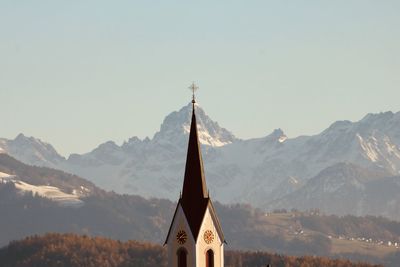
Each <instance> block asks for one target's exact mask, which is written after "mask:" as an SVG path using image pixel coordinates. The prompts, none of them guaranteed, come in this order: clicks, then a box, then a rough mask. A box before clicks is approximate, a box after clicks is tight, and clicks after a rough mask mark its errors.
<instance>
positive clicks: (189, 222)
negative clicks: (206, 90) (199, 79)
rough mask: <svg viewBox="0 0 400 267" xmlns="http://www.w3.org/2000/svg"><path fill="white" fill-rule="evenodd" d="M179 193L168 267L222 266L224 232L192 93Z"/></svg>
mask: <svg viewBox="0 0 400 267" xmlns="http://www.w3.org/2000/svg"><path fill="white" fill-rule="evenodd" d="M189 88H190V89H191V90H192V91H193V99H192V106H193V110H192V121H191V124H190V133H189V141H188V148H187V156H186V166H185V176H184V180H183V188H182V193H181V195H180V197H179V201H178V204H177V207H176V210H175V213H174V216H173V219H172V222H171V226H170V228H169V230H168V234H167V238H166V241H165V244H167V245H168V266H169V267H187V266H190V267H206V266H215V267H223V266H224V243H225V240H224V235H223V232H222V228H221V225H220V223H219V220H218V217H217V214H216V212H215V209H214V206H213V204H212V201H211V199H210V197H209V194H208V190H207V185H206V180H205V175H204V169H203V160H202V156H201V148H200V142H199V136H198V132H197V122H196V107H195V103H196V100H195V95H194V92H195V90H196V89H197V86H196V85H195V84H194V83H193V84H192V85H191V86H190V87H189Z"/></svg>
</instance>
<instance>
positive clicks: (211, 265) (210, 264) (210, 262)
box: [206, 249, 214, 267]
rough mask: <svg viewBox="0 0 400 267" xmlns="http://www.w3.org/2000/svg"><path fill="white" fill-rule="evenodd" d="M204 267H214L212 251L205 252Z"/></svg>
mask: <svg viewBox="0 0 400 267" xmlns="http://www.w3.org/2000/svg"><path fill="white" fill-rule="evenodd" d="M206 267H214V251H213V250H212V249H209V250H207V253H206Z"/></svg>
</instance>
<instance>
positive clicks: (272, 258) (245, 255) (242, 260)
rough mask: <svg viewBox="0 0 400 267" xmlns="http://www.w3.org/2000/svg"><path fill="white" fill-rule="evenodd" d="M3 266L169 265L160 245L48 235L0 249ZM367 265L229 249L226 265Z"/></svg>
mask: <svg viewBox="0 0 400 267" xmlns="http://www.w3.org/2000/svg"><path fill="white" fill-rule="evenodd" d="M0 262H1V263H2V265H1V266H3V267H14V266H18V267H30V266H46V267H53V266H54V267H55V266H57V267H64V266H65V267H67V266H74V267H81V266H82V267H102V266H108V267H114V266H115V267H127V266H136V267H154V266H160V267H165V266H167V255H166V250H165V248H163V247H162V246H160V245H154V244H150V243H139V242H136V241H128V242H120V241H115V240H111V239H106V238H100V237H96V238H91V237H87V236H78V235H73V234H63V235H62V234H47V235H45V236H33V237H28V238H26V239H24V240H21V241H15V242H12V243H11V244H9V245H8V246H7V247H5V248H3V249H0ZM267 264H270V265H271V266H273V267H283V266H284V267H295V266H296V267H299V266H300V267H306V266H307V267H314V266H315V267H317V266H318V267H319V266H325V267H333V266H335V267H345V266H346V267H368V266H377V265H369V264H366V263H351V262H350V261H348V260H332V259H328V258H322V257H293V256H292V257H287V256H281V255H277V254H270V253H267V252H240V251H228V252H226V256H225V266H226V267H264V266H267Z"/></svg>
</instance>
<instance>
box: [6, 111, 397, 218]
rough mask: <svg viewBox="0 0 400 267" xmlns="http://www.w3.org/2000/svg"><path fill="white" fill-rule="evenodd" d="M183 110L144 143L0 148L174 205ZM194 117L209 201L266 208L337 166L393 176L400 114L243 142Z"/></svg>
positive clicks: (182, 152)
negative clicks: (64, 151)
mask: <svg viewBox="0 0 400 267" xmlns="http://www.w3.org/2000/svg"><path fill="white" fill-rule="evenodd" d="M191 112H192V111H191V104H188V105H186V106H184V107H183V108H181V109H180V110H178V111H175V112H172V113H170V114H169V115H168V116H166V118H165V119H164V121H163V123H162V124H161V126H160V130H159V131H158V132H157V133H155V134H154V136H153V138H151V139H150V138H145V139H139V138H137V137H131V138H129V139H128V141H125V142H124V143H123V144H121V145H117V144H115V142H113V141H108V142H105V143H103V144H101V145H99V146H98V147H97V148H95V149H93V150H92V151H90V152H88V153H85V154H81V155H78V154H72V155H71V156H70V157H69V158H68V159H64V158H62V157H61V156H60V157H61V158H60V157H58V156H54V159H52V158H51V156H49V155H52V154H51V153H48V154H46V155H45V156H42V158H44V159H43V160H42V161H40V159H41V157H39V156H37V155H36V157H33V156H32V157H29V156H27V155H29V153H31V154H33V155H35V153H33V152H35V150H34V146H33V145H32V146H31V147H27V148H25V147H24V146H22V147H20V148H19V149H14V150H13V149H11V150H10V149H8V146H4V143H7V142H6V141H4V139H1V140H2V141H1V140H0V148H2V149H3V150H4V151H6V152H8V153H10V155H12V156H15V157H16V158H18V159H21V160H22V161H24V162H26V163H29V164H36V165H42V166H43V165H44V166H50V167H53V168H58V169H62V170H64V171H67V172H71V173H74V174H77V175H80V176H82V177H86V178H88V179H89V180H90V181H92V182H94V183H95V184H97V185H99V186H100V187H101V188H104V189H107V190H114V191H116V192H119V193H128V194H138V195H141V196H144V197H150V198H151V197H163V198H168V199H171V200H175V199H176V198H177V197H178V196H179V189H180V188H181V186H182V179H183V171H184V170H183V168H184V165H185V163H184V160H185V158H186V147H187V137H188V125H189V122H190V115H191ZM196 114H197V118H198V129H199V133H200V134H199V136H201V140H200V141H201V142H202V152H203V160H204V167H205V174H206V179H207V183H208V185H209V188H210V193H211V195H212V196H213V198H215V199H216V200H218V201H221V202H222V203H237V202H241V203H243V202H245V203H251V204H252V205H254V206H257V207H260V208H267V207H268V206H269V204H268V203H272V202H274V201H276V200H278V199H282V198H283V197H285V196H288V195H290V194H292V193H293V192H297V190H300V189H301V188H302V187H303V186H305V185H306V184H307V182H308V181H310V180H311V181H312V178H313V177H315V176H317V175H318V173H320V172H321V171H322V170H324V169H326V168H329V167H330V166H334V165H336V164H338V163H343V162H346V163H351V164H354V165H357V166H359V167H360V168H367V169H368V170H369V171H371V172H374V171H382V172H385V173H387V175H386V176H387V177H389V176H393V177H395V176H397V175H399V173H400V112H397V113H393V112H384V113H378V114H373V113H370V114H367V115H366V116H364V117H363V118H362V119H361V120H359V121H356V122H350V121H337V122H334V123H332V124H331V125H330V126H329V127H328V128H327V129H325V130H324V131H322V132H321V133H319V134H315V135H311V136H299V137H295V138H288V137H287V136H286V135H285V133H284V132H283V131H282V130H281V129H276V130H274V131H273V132H272V133H271V134H269V135H267V136H265V137H261V138H254V139H246V140H243V139H238V138H236V137H235V136H234V135H233V134H232V133H230V132H229V131H228V130H226V129H224V128H222V127H220V126H219V124H218V123H216V122H213V121H212V120H211V118H209V117H208V116H207V114H206V113H205V112H204V110H202V109H201V107H200V106H198V105H196ZM30 141H31V142H33V143H38V142H34V141H32V140H30ZM14 143H15V142H14ZM32 147H33V148H32ZM48 150H49V151H50V152H51V151H53V150H51V149H48ZM32 151H33V152H32ZM40 151H41V150H38V151H36V152H37V153H39V154H40ZM43 151H45V152H46V151H47V150H46V149H43ZM54 151H55V150H54ZM32 158H33V159H32ZM350 178H351V177H350ZM385 214H386V213H385ZM374 215H379V214H374Z"/></svg>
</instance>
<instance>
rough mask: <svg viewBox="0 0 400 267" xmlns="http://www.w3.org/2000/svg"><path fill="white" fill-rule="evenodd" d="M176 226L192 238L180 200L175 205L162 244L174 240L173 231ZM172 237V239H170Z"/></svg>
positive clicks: (175, 229)
mask: <svg viewBox="0 0 400 267" xmlns="http://www.w3.org/2000/svg"><path fill="white" fill-rule="evenodd" d="M177 228H179V229H183V230H185V231H186V232H187V233H188V235H189V236H188V237H189V238H190V239H192V240H194V237H193V234H192V232H191V231H190V226H189V223H188V220H187V218H186V215H185V212H184V211H183V208H182V205H181V204H180V202H178V204H177V205H176V209H175V212H174V217H173V218H172V221H171V225H170V227H169V230H168V234H167V237H166V239H165V242H164V245H166V244H168V243H171V241H172V240H174V238H175V236H174V233H175V232H176V231H177ZM171 239H172V240H171Z"/></svg>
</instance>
